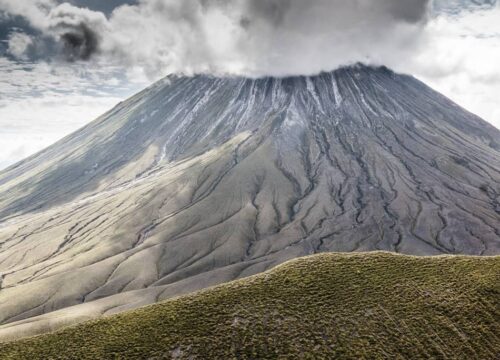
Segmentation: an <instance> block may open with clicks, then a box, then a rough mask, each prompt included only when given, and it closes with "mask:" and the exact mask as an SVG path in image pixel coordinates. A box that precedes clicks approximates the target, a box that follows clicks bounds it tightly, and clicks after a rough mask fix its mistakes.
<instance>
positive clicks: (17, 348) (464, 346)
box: [0, 253, 500, 360]
mask: <svg viewBox="0 0 500 360" xmlns="http://www.w3.org/2000/svg"><path fill="white" fill-rule="evenodd" d="M499 319H500V257H484V258H478V257H432V258H431V257H410V256H402V255H394V254H388V253H371V254H321V255H315V256H311V257H306V258H301V259H297V260H294V261H291V262H288V263H286V264H284V265H281V266H278V267H277V268H275V269H273V270H271V271H269V272H266V273H263V274H260V275H257V276H253V277H250V278H247V279H243V280H239V281H235V282H231V283H228V284H224V285H221V286H217V287H214V288H211V289H208V290H205V291H201V292H198V293H195V294H192V295H188V296H184V297H180V298H177V299H173V300H169V301H166V302H163V303H160V304H156V305H152V306H148V307H145V308H142V309H138V310H135V311H131V312H127V313H123V314H119V315H114V316H110V317H106V318H101V319H99V320H96V321H91V322H87V323H83V324H80V325H77V326H73V327H69V328H66V329H63V330H61V331H57V332H55V333H52V334H47V335H42V336H38V337H34V338H29V339H24V340H20V341H16V342H13V343H8V344H4V345H1V346H0V358H1V359H16V360H17V359H79V360H80V359H332V358H342V359H388V358H390V359H418V358H436V359H447V358H460V359H494V358H498V356H499V355H500V320H499Z"/></svg>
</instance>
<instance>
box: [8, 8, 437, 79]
mask: <svg viewBox="0 0 500 360" xmlns="http://www.w3.org/2000/svg"><path fill="white" fill-rule="evenodd" d="M429 5H430V0H378V1H373V0H309V1H304V0H141V1H140V2H139V3H138V4H137V5H127V6H122V7H119V8H117V9H115V10H114V11H113V12H112V13H111V14H110V15H109V16H108V17H107V16H106V15H105V14H104V13H102V12H98V11H91V10H89V9H85V8H81V7H77V6H74V5H71V4H68V3H63V4H60V3H59V1H56V0H0V10H4V11H6V12H8V13H11V14H15V15H21V16H23V17H25V18H26V19H28V20H29V22H30V24H31V25H32V26H33V27H34V28H36V29H38V30H39V31H40V32H41V33H42V35H43V36H41V37H39V39H38V40H40V39H45V40H46V39H50V41H55V42H56V44H58V46H57V48H58V49H59V50H60V52H59V55H62V56H63V57H64V58H65V59H66V60H69V61H76V60H90V59H93V58H94V57H98V58H100V59H102V58H104V59H108V60H110V61H114V62H119V63H122V64H125V65H126V66H133V67H141V68H143V69H145V70H146V71H147V72H148V73H150V74H152V76H155V75H156V74H159V73H160V74H165V73H174V72H175V73H185V74H192V73H201V72H203V73H207V72H209V73H217V74H223V73H225V74H227V73H229V74H245V75H250V76H260V75H288V74H311V73H316V72H319V71H322V70H331V69H333V68H336V67H338V66H340V65H345V64H349V63H354V62H358V61H363V62H373V63H384V64H386V65H389V66H391V65H392V64H393V63H394V62H395V61H401V60H402V59H404V58H405V57H408V56H410V53H411V51H412V49H413V48H414V47H415V46H416V45H417V44H418V42H419V40H420V35H421V31H422V28H423V27H424V25H425V23H426V21H427V19H428V14H429V7H430V6H429Z"/></svg>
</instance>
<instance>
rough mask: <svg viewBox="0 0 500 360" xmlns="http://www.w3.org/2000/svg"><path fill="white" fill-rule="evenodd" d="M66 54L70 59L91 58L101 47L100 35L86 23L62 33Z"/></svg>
mask: <svg viewBox="0 0 500 360" xmlns="http://www.w3.org/2000/svg"><path fill="white" fill-rule="evenodd" d="M60 38H61V41H62V43H63V49H64V55H65V57H66V59H67V60H68V61H75V60H89V59H90V58H91V56H92V55H94V54H95V53H97V51H98V49H99V37H98V35H97V34H96V33H94V32H93V31H92V30H91V29H89V28H88V27H87V25H85V24H81V25H80V27H79V28H77V29H74V30H71V31H69V32H65V33H63V34H62V35H61V37H60Z"/></svg>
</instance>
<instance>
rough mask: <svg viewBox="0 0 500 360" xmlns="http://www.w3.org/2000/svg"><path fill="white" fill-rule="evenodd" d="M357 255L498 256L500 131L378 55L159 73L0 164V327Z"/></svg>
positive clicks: (74, 316) (36, 329)
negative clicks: (330, 67)
mask: <svg viewBox="0 0 500 360" xmlns="http://www.w3.org/2000/svg"><path fill="white" fill-rule="evenodd" d="M367 251H392V252H397V253H403V254H410V255H421V256H426V255H443V254H447V255H448V254H449V255H451V254H455V255H458V254H463V255H483V256H489V255H498V254H500V131H499V130H498V129H496V128H494V127H493V126H491V125H489V124H487V123H486V122H485V121H483V120H482V119H480V118H478V117H477V116H475V115H473V114H471V113H469V112H467V111H466V110H464V109H462V108H460V107H459V106H458V105H456V104H455V103H453V102H452V101H450V100H449V99H447V98H445V97H444V96H442V95H440V94H438V93H437V92H435V91H433V90H432V89H430V88H429V87H427V86H426V85H424V84H423V83H421V82H420V81H418V80H416V79H415V78H413V77H411V76H407V75H400V74H396V73H394V72H392V71H391V70H389V69H387V68H385V67H370V66H364V65H356V66H350V67H345V68H341V69H338V70H336V71H333V72H328V73H323V74H319V75H317V76H310V77H306V76H295V77H288V78H271V77H269V78H260V79H248V78H240V77H220V78H218V77H212V76H206V75H198V76H193V77H179V76H170V77H168V78H166V79H164V80H162V81H160V82H158V83H156V84H154V85H152V86H151V87H149V88H147V89H145V90H144V91H142V92H140V93H139V94H137V95H135V96H133V97H132V98H130V99H128V100H126V101H124V102H123V103H121V104H119V105H118V106H117V107H115V108H114V109H112V110H110V111H109V112H108V113H106V114H104V115H103V116H102V117H100V118H99V119H97V120H95V121H94V122H92V123H90V124H89V125H87V126H86V127H84V128H83V129H80V130H79V131H77V132H75V133H74V134H72V135H70V136H68V137H66V138H65V139H63V140H61V141H59V142H58V143H56V144H54V145H53V146H51V147H49V148H47V149H45V150H44V151H42V152H40V153H39V154H36V155H34V156H32V157H30V158H28V159H26V160H25V161H23V162H21V163H18V164H16V165H14V166H12V167H10V168H9V169H6V170H4V171H2V172H0V279H1V280H0V339H7V338H9V339H10V338H13V337H18V336H26V335H34V334H37V333H40V332H45V331H47V330H51V329H55V328H58V327H60V326H65V325H68V324H71V323H73V322H78V321H82V320H88V319H89V318H94V317H98V316H101V315H110V314H113V313H117V312H121V311H124V310H128V309H133V308H136V307H139V306H143V305H147V304H151V303H155V302H157V301H161V300H165V299H168V298H170V297H172V296H178V295H182V294H186V293H189V292H192V291H197V290H200V289H202V288H205V287H208V286H212V285H217V284H221V283H224V282H227V281H231V280H234V279H239V278H244V277H247V276H251V275H254V274H258V273H260V272H263V271H266V270H268V269H270V268H272V267H274V266H276V265H279V264H281V263H283V262H285V261H288V260H291V259H294V258H297V257H302V256H306V255H311V254H316V253H324V252H367Z"/></svg>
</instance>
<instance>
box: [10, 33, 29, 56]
mask: <svg viewBox="0 0 500 360" xmlns="http://www.w3.org/2000/svg"><path fill="white" fill-rule="evenodd" d="M31 45H33V39H32V38H31V36H29V35H27V34H24V33H22V32H13V33H11V34H10V35H9V39H8V48H7V52H8V53H9V54H11V55H12V56H14V57H16V58H18V59H21V60H26V59H27V54H26V53H27V51H28V49H29V47H30V46H31Z"/></svg>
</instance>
